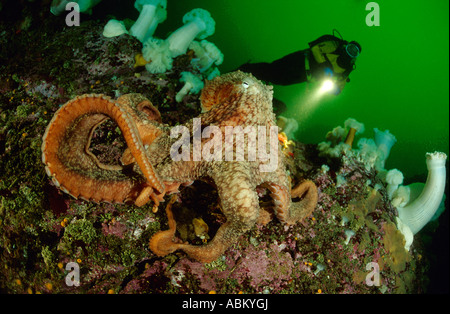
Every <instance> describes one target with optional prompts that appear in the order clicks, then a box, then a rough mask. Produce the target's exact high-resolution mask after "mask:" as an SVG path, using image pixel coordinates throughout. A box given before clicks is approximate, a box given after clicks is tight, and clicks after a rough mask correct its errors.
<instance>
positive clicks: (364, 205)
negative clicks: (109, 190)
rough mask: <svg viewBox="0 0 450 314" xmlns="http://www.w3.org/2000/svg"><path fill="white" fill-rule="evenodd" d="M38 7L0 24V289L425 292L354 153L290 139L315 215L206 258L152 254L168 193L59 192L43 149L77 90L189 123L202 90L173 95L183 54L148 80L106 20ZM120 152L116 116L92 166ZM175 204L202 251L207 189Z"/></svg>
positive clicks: (213, 217) (422, 262) (415, 262)
mask: <svg viewBox="0 0 450 314" xmlns="http://www.w3.org/2000/svg"><path fill="white" fill-rule="evenodd" d="M3 10H5V7H4V8H3ZM47 10H48V8H47ZM44 11H45V8H42V9H40V11H39V12H40V13H39V15H38V18H39V21H40V22H37V21H36V18H37V17H36V16H33V15H32V14H31V13H29V15H25V16H22V17H20V18H21V19H22V20H21V21H23V23H16V24H14V27H11V24H8V23H0V43H1V45H0V46H1V50H0V61H1V62H0V91H1V93H0V169H1V180H0V255H1V258H0V291H1V292H5V293H210V292H216V293H232V294H238V293H274V294H275V293H276V294H279V293H421V292H424V289H425V287H426V284H427V282H426V276H425V275H424V274H425V272H426V269H427V265H428V261H427V259H426V257H425V255H424V253H423V250H422V248H421V244H420V241H415V242H414V245H413V247H412V248H411V249H410V251H409V252H408V251H406V250H405V249H404V238H403V236H402V234H401V233H400V232H399V231H398V230H397V228H396V225H395V215H396V212H395V209H394V207H393V206H392V205H391V203H390V201H389V198H388V195H387V191H386V186H385V184H384V183H383V182H381V181H380V180H379V179H378V178H377V172H376V170H375V169H366V167H365V166H364V165H363V164H362V163H361V162H359V161H358V160H357V159H356V158H354V157H352V156H350V155H349V156H346V155H345V154H344V155H341V156H339V157H336V158H333V159H331V160H329V159H325V158H323V157H320V156H319V152H318V149H317V145H311V144H309V145H305V144H302V143H301V142H295V143H294V144H293V145H288V146H287V147H286V148H285V150H284V152H285V153H286V155H287V156H288V158H289V171H290V175H291V176H292V177H294V178H298V177H304V178H308V179H310V180H312V181H314V182H315V184H316V185H317V187H318V190H319V201H318V206H317V208H316V209H315V211H314V212H313V214H312V215H311V216H310V217H309V218H307V219H306V220H304V221H303V222H302V223H299V224H297V225H294V226H285V225H283V224H281V223H280V222H279V221H277V220H276V219H274V220H273V221H271V222H270V223H267V224H266V225H262V224H259V225H257V226H256V227H255V228H253V229H252V230H251V231H250V232H248V233H247V234H245V235H243V236H242V237H241V238H240V240H239V241H238V242H237V243H236V244H234V245H233V246H232V247H231V248H230V249H228V250H227V251H226V253H225V254H224V255H222V256H221V257H220V258H219V259H217V260H216V261H214V262H211V263H208V264H203V263H200V262H196V261H193V260H190V259H189V258H188V257H186V255H185V254H184V253H183V252H179V253H178V252H177V253H173V254H170V255H167V256H165V257H162V258H161V257H156V256H155V255H154V254H153V253H152V252H151V251H150V249H149V246H148V243H149V239H150V238H151V237H152V236H153V235H154V234H155V233H156V232H157V231H159V230H164V229H167V218H166V216H165V214H164V210H163V209H164V206H165V205H166V204H167V202H168V199H169V196H168V197H166V202H164V203H161V205H160V209H159V211H158V212H156V213H153V212H152V204H151V203H149V204H148V205H146V206H143V207H136V206H134V205H113V204H106V203H102V204H94V203H90V202H86V201H82V200H75V199H73V198H71V197H70V196H68V195H66V194H63V193H61V192H60V191H59V190H58V189H57V188H56V187H55V186H54V185H53V183H52V182H51V180H50V179H49V178H48V177H47V175H46V174H45V170H44V165H43V164H42V162H41V144H42V135H43V134H44V131H45V128H46V126H47V125H48V123H49V121H50V120H51V118H52V116H53V114H54V112H55V111H56V110H57V109H58V108H59V107H60V105H62V104H64V103H65V102H66V101H67V100H69V99H71V98H73V97H75V96H77V95H81V94H85V93H102V94H106V95H108V96H111V97H113V98H117V97H118V96H120V95H123V94H126V93H130V92H133V93H141V94H143V95H145V96H146V97H147V98H148V99H149V100H151V102H152V103H153V104H154V105H155V106H157V107H158V110H159V111H160V112H161V115H162V120H163V121H164V122H165V123H167V124H169V125H176V124H180V123H184V122H185V121H186V120H188V119H189V118H192V117H194V116H196V115H198V114H199V113H200V111H201V108H200V103H199V99H198V95H190V94H188V95H186V96H185V97H184V98H183V100H182V101H181V102H177V101H176V94H177V92H178V91H179V90H180V89H181V88H182V87H183V85H184V84H183V83H182V82H180V81H179V77H180V73H182V72H184V71H194V69H193V68H192V65H191V63H190V61H191V59H192V53H191V52H189V51H188V52H187V53H186V54H183V55H180V56H178V57H176V58H175V59H174V61H173V67H172V69H171V70H170V71H167V72H166V73H161V74H151V73H149V72H148V71H146V70H145V67H143V66H140V67H139V66H138V67H135V66H134V65H135V56H136V55H138V54H139V53H140V51H141V49H142V44H141V42H139V41H138V40H137V39H136V38H134V37H132V36H130V35H128V34H123V35H121V36H118V37H112V38H106V37H104V36H102V32H103V27H104V25H105V23H106V21H105V20H102V21H96V20H94V19H88V20H85V21H83V22H82V23H81V25H80V26H78V27H67V26H65V25H64V22H63V21H62V20H61V18H58V17H54V16H51V15H50V14H49V13H43V12H44ZM45 12H46V11H45ZM33 18H34V20H33ZM19 20H20V19H19ZM27 20H31V21H34V22H26V21H27ZM27 23H31V25H32V26H27V25H28V24H27ZM39 23H40V24H39ZM38 25H39V27H38ZM36 38H39V39H40V40H36ZM300 140H301V139H300ZM124 148H125V143H124V141H123V139H122V137H121V133H120V130H119V129H118V128H117V126H116V125H114V123H112V122H108V123H105V124H104V125H102V126H101V127H100V128H99V129H97V130H96V132H95V134H94V135H93V138H92V142H91V150H92V151H93V152H95V154H96V155H97V156H98V158H99V159H100V160H104V161H117V160H118V159H119V158H120V156H121V153H122V152H123V150H124ZM338 177H339V180H337V178H338ZM338 181H339V182H338ZM375 187H377V188H375ZM259 196H260V207H262V208H267V209H268V208H270V206H271V203H270V197H269V195H268V192H267V191H265V190H263V189H262V190H261V191H260V193H259ZM177 200H178V201H177V202H176V203H174V205H173V210H174V215H175V218H176V220H177V234H178V236H179V238H181V239H182V240H184V241H189V242H190V243H193V244H198V245H201V244H202V243H204V242H206V241H208V239H209V238H212V237H213V236H214V234H215V232H216V230H217V229H218V227H219V226H220V225H221V224H222V223H223V222H224V220H225V217H224V216H223V214H222V213H221V210H220V206H219V202H218V196H217V191H216V190H215V188H214V187H213V186H211V185H208V184H206V183H202V182H195V183H194V184H193V185H191V186H186V187H184V188H183V189H182V190H181V192H180V194H179V195H178V199H177ZM70 263H72V264H70ZM74 263H75V264H74ZM71 265H72V266H73V265H76V266H77V267H79V278H78V279H79V285H78V284H76V283H77V282H75V281H70V280H71V278H72V279H73V278H75V277H70V278H69V281H67V278H68V277H69V276H74V275H73V272H72V271H73V270H74V269H75V268H73V267H71ZM374 265H376V266H374ZM68 266H69V267H68ZM75 279H76V278H75Z"/></svg>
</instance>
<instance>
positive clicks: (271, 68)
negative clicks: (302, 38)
mask: <svg viewBox="0 0 450 314" xmlns="http://www.w3.org/2000/svg"><path fill="white" fill-rule="evenodd" d="M326 41H332V42H336V46H339V43H340V42H342V41H343V40H342V39H340V38H338V37H336V36H333V35H323V36H321V37H319V38H318V39H316V40H314V41H313V42H310V43H309V46H310V47H313V46H315V45H319V44H321V43H324V42H326ZM306 56H308V60H309V66H310V72H311V75H312V76H313V77H314V76H315V74H317V73H319V72H320V69H321V68H325V67H330V68H332V65H331V64H330V63H329V62H326V63H323V64H318V63H317V61H316V60H315V59H314V57H313V56H312V53H311V48H308V49H304V50H299V51H296V52H293V53H291V54H288V55H287V56H284V57H283V58H281V59H278V60H275V61H273V62H271V63H267V62H259V63H246V64H243V65H241V66H240V67H239V70H241V71H243V72H250V73H252V74H253V75H254V76H255V77H256V78H258V79H259V80H262V81H266V82H269V83H272V84H276V85H291V84H297V83H303V82H306V81H307V80H308V77H307V73H306V69H305V58H306Z"/></svg>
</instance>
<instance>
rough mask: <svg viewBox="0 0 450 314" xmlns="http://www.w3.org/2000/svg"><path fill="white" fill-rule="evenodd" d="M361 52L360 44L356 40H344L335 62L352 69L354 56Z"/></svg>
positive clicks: (344, 67) (354, 60)
mask: <svg viewBox="0 0 450 314" xmlns="http://www.w3.org/2000/svg"><path fill="white" fill-rule="evenodd" d="M360 53H361V46H360V44H358V43H357V42H356V41H351V42H349V43H347V42H345V43H343V44H342V46H341V52H340V54H339V57H338V59H337V64H338V65H339V66H340V67H341V68H343V69H347V70H350V69H353V66H354V64H355V62H356V58H357V57H358V56H359V54H360Z"/></svg>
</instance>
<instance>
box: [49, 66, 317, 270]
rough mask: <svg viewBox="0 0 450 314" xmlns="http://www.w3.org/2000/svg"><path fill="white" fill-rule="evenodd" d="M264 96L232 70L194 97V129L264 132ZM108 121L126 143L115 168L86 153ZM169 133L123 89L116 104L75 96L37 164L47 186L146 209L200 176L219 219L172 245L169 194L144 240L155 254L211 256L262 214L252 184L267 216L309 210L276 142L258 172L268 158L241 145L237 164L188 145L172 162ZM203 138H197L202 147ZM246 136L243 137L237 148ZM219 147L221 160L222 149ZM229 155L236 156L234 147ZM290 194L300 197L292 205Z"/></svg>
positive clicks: (304, 191) (291, 216)
mask: <svg viewBox="0 0 450 314" xmlns="http://www.w3.org/2000/svg"><path fill="white" fill-rule="evenodd" d="M272 94H273V92H272V88H271V87H270V86H266V85H264V84H263V83H261V82H260V81H258V80H257V79H256V78H255V77H253V76H251V75H249V74H246V73H243V72H240V71H238V72H233V73H229V74H225V75H222V76H220V77H217V78H215V79H214V80H212V81H208V82H206V85H205V87H204V89H203V91H202V94H201V97H200V100H201V105H202V109H203V113H202V114H201V115H200V116H199V118H200V119H201V120H200V121H201V127H202V128H204V127H206V126H216V127H218V128H219V129H220V130H221V132H223V133H222V134H225V127H230V126H232V127H237V126H241V127H243V128H245V127H247V126H253V127H258V126H259V127H261V126H265V127H266V130H267V131H268V132H269V130H270V128H271V127H274V126H276V124H275V116H274V114H273V109H272ZM108 118H109V119H112V120H114V121H115V123H117V125H118V126H119V128H120V130H121V131H122V134H123V137H124V139H125V141H126V144H127V149H126V150H125V152H124V153H123V156H122V160H121V164H120V165H119V164H118V165H109V164H103V163H101V162H100V161H99V160H98V159H97V157H96V156H95V155H94V154H92V153H91V152H90V151H89V146H90V142H91V138H92V134H93V132H94V130H95V129H96V128H97V127H98V126H99V125H100V124H101V123H103V122H104V121H105V120H107V119H108ZM193 121H194V120H191V121H189V122H188V123H186V124H185V126H186V127H187V129H188V130H192V128H193V126H194V122H193ZM197 121H198V120H197ZM170 131H171V128H170V127H168V126H167V125H164V124H162V123H161V116H160V113H159V111H158V110H157V109H156V108H155V107H154V106H153V105H152V104H151V102H150V101H149V100H147V99H146V98H145V97H143V96H142V95H140V94H127V95H124V96H121V97H120V98H118V99H117V100H116V101H115V100H112V99H111V98H109V97H106V96H103V95H82V96H78V97H76V98H74V99H73V100H71V101H69V102H67V103H66V104H65V105H64V106H62V107H61V108H60V109H59V110H58V111H57V112H56V113H55V115H54V117H53V119H52V120H51V122H50V124H49V125H48V127H47V130H46V132H45V134H44V137H43V144H42V161H43V163H44V164H45V169H46V172H47V174H48V175H49V176H50V177H51V178H52V181H53V183H54V184H55V185H56V186H57V187H58V188H59V189H61V190H62V191H64V192H65V193H68V194H70V195H72V196H73V197H75V198H81V199H85V200H88V201H94V202H116V203H123V202H127V201H133V202H134V203H135V205H137V206H142V205H144V204H146V203H147V202H148V201H149V200H152V201H153V202H154V204H155V205H154V209H156V208H157V206H158V205H159V202H160V201H163V197H164V196H165V195H166V194H171V193H176V192H178V188H179V186H180V185H181V184H184V185H185V184H190V183H192V182H193V181H194V180H201V179H205V180H209V181H211V180H212V181H214V183H215V186H216V187H217V191H218V194H219V197H220V200H221V208H222V210H223V213H224V215H225V217H226V218H227V221H226V222H225V223H224V224H223V225H222V226H221V227H220V228H219V230H218V231H217V233H216V235H215V236H214V238H213V239H212V240H211V241H209V242H208V243H207V244H205V245H200V246H195V245H190V244H188V243H180V241H177V240H175V230H176V223H175V220H174V219H173V215H172V212H171V204H172V203H173V202H174V200H175V198H172V199H171V201H170V202H169V204H168V206H167V207H166V212H167V215H168V219H169V230H165V231H159V232H157V233H156V234H155V235H154V236H153V237H152V239H151V240H150V248H151V250H152V251H153V252H154V253H155V254H156V255H158V256H164V255H166V254H169V253H172V252H174V251H175V250H179V249H180V250H183V251H184V252H186V253H187V254H188V255H189V256H190V257H192V258H194V259H196V260H199V261H202V262H210V261H213V260H215V259H217V258H218V257H219V256H220V255H221V254H223V252H224V251H225V250H226V249H227V248H228V247H229V246H230V245H231V244H232V243H234V242H235V241H236V240H237V239H238V238H239V237H240V236H241V235H242V234H243V233H245V232H247V231H248V230H250V229H251V228H252V227H253V226H254V224H255V223H256V222H257V221H258V219H259V220H261V217H267V215H266V213H265V212H263V211H262V210H261V209H260V208H259V204H258V196H257V192H256V188H257V187H259V186H262V187H265V188H267V189H268V190H269V191H270V194H271V196H272V198H273V210H274V213H275V215H276V216H277V218H278V219H279V220H280V221H281V222H284V223H287V224H294V223H296V222H298V221H299V220H301V219H303V218H304V217H307V216H309V215H310V214H311V212H312V211H313V210H314V208H315V206H316V204H317V188H316V186H315V185H314V183H313V182H311V181H308V180H305V181H303V182H301V183H299V184H298V185H297V186H295V187H294V188H293V189H292V190H291V188H290V183H289V178H288V176H287V174H286V166H285V163H284V154H282V153H281V148H280V146H279V143H278V142H276V147H275V148H274V149H275V150H276V153H277V154H278V155H277V157H278V159H277V167H276V169H275V170H274V171H271V172H263V171H261V165H264V164H267V163H268V162H269V161H268V160H263V158H259V157H258V154H256V155H257V157H256V160H255V159H252V158H248V153H249V152H248V149H247V150H246V151H245V153H244V155H245V158H244V159H243V160H242V161H237V160H236V158H234V159H233V161H227V160H226V159H225V158H218V159H217V160H214V159H213V160H205V159H204V158H203V159H202V160H200V161H194V158H193V148H192V145H191V146H190V151H189V154H190V156H189V157H190V158H188V159H186V161H184V160H180V161H175V160H174V159H173V158H171V147H173V145H174V144H175V142H176V141H177V140H178V139H176V138H172V137H171V136H170ZM210 140H211V138H206V139H202V140H201V141H202V147H203V146H204V144H207V142H208V141H210ZM247 140H248V139H247V137H245V145H244V147H245V148H247V147H248V145H247V144H248V142H247ZM222 141H225V140H224V139H222ZM265 144H266V148H268V149H270V148H271V145H272V148H273V142H272V143H271V142H270V139H269V136H267V137H266V143H265ZM224 146H225V145H222V147H224ZM222 150H223V151H222V157H224V156H225V149H224V148H223V149H222ZM233 153H234V157H236V146H234V152H233ZM292 198H299V199H300V201H298V202H294V201H292Z"/></svg>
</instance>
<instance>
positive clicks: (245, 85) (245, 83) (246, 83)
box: [242, 81, 250, 88]
mask: <svg viewBox="0 0 450 314" xmlns="http://www.w3.org/2000/svg"><path fill="white" fill-rule="evenodd" d="M242 86H244V88H248V87H249V86H250V84H249V83H248V82H245V81H244V82H242Z"/></svg>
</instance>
